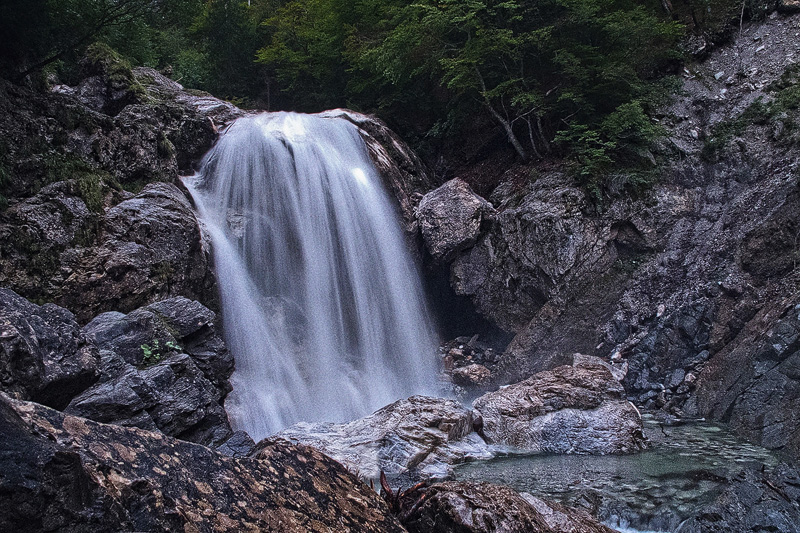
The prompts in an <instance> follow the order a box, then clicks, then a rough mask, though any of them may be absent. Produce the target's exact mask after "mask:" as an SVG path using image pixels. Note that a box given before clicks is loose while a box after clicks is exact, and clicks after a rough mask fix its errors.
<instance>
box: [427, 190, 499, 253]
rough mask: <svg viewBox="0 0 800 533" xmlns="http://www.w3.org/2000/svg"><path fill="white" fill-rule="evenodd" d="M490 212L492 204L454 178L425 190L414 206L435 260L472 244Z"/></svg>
mask: <svg viewBox="0 0 800 533" xmlns="http://www.w3.org/2000/svg"><path fill="white" fill-rule="evenodd" d="M493 215H494V208H493V207H492V205H491V204H490V203H489V202H487V201H486V200H484V199H483V198H481V197H480V196H478V195H477V194H475V193H474V192H472V189H470V187H469V185H467V183H466V182H465V181H463V180H461V179H458V178H456V179H452V180H450V181H448V182H447V183H445V184H444V185H442V186H441V187H439V188H438V189H436V190H434V191H431V192H429V193H428V194H426V195H425V196H424V197H423V198H422V201H421V202H420V203H419V207H418V208H417V218H418V220H419V225H420V230H421V231H422V237H423V239H424V240H425V245H426V247H427V249H428V252H429V253H430V254H431V256H432V257H433V258H434V260H436V261H449V260H450V259H452V258H453V257H455V256H456V254H458V253H459V252H461V251H463V250H466V249H467V248H469V247H471V246H472V245H474V244H475V242H476V241H477V240H478V235H479V234H480V231H481V226H482V225H484V224H485V222H487V221H489V220H491V219H492V216H493Z"/></svg>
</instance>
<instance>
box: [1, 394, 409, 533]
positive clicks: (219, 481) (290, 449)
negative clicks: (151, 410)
mask: <svg viewBox="0 0 800 533" xmlns="http://www.w3.org/2000/svg"><path fill="white" fill-rule="evenodd" d="M0 434H2V435H3V438H2V439H0V471H2V473H3V474H2V476H0V530H2V531H65V532H70V531H75V532H77V531H83V532H93V531H97V532H100V531H197V532H210V531H231V532H233V531H275V532H281V533H293V532H297V533H300V532H303V533H306V532H329V531H342V532H351V533H355V532H376V533H377V532H381V533H388V532H397V533H400V532H402V531H404V530H403V528H402V526H400V524H399V523H398V522H397V521H396V520H395V519H394V518H393V517H392V516H391V515H390V514H389V512H388V510H387V507H386V505H385V504H384V502H383V501H382V500H381V499H380V498H379V497H378V495H377V494H375V492H373V491H372V490H370V489H369V488H368V487H366V486H365V485H364V484H362V483H361V482H360V481H358V479H356V478H355V476H353V475H352V474H350V473H349V472H348V471H347V470H345V469H344V468H343V467H342V466H341V465H340V464H338V463H337V462H336V461H333V460H331V459H330V458H328V457H326V456H324V455H322V454H321V453H319V452H317V451H315V450H313V449H311V448H308V447H304V446H294V445H290V444H288V443H286V442H285V441H279V442H272V443H264V444H262V446H261V447H260V448H259V450H258V451H257V453H256V455H255V456H254V457H252V458H239V459H233V458H227V457H225V456H223V455H221V454H219V453H216V452H214V451H212V450H209V449H208V448H205V447H203V446H199V445H197V444H192V443H187V442H182V441H179V440H175V439H172V438H169V437H165V436H164V435H161V434H158V433H151V432H148V431H143V430H140V429H135V428H126V427H121V426H114V425H105V424H99V423H96V422H92V421H89V420H86V419H83V418H78V417H74V416H69V415H64V414H62V413H59V412H57V411H53V410H51V409H48V408H45V407H42V406H41V405H38V404H34V403H26V402H20V401H14V400H11V399H10V398H8V397H7V396H5V395H3V394H0Z"/></svg>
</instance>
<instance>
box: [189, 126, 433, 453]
mask: <svg viewBox="0 0 800 533" xmlns="http://www.w3.org/2000/svg"><path fill="white" fill-rule="evenodd" d="M185 181H186V185H187V187H188V188H189V190H190V192H191V194H192V196H193V197H194V200H195V203H196V205H197V209H198V212H199V215H200V219H201V221H202V223H203V224H204V226H205V230H206V232H207V234H208V235H209V236H210V238H211V242H212V246H213V250H214V262H215V268H216V273H217V282H218V285H219V288H220V296H221V300H222V316H223V323H224V330H225V338H226V341H227V343H228V346H229V348H230V350H231V351H232V353H233V355H234V358H235V360H236V370H235V372H234V374H233V376H232V377H231V383H232V385H233V391H232V392H231V393H230V394H229V396H228V398H227V400H226V403H225V407H226V410H227V411H228V415H229V417H230V419H231V422H232V424H233V426H234V428H235V429H243V430H245V431H247V432H248V433H249V434H250V436H251V437H253V438H254V439H256V440H258V439H260V438H262V437H265V436H267V435H270V434H272V433H274V432H275V431H278V430H280V429H283V428H285V427H287V426H289V425H291V424H293V423H295V422H298V421H331V422H342V421H346V420H350V419H353V418H356V417H360V416H364V415H366V414H369V413H370V412H372V411H374V410H375V409H377V408H380V407H382V406H384V405H386V404H388V403H390V402H392V401H394V400H397V399H399V398H401V397H406V396H409V395H412V394H430V393H433V392H434V390H435V373H436V368H435V363H434V361H435V353H436V344H437V343H436V338H435V334H434V328H433V324H432V320H431V317H430V316H429V313H428V310H427V308H426V304H425V298H424V294H423V291H422V287H421V283H420V278H419V273H418V272H417V268H416V266H415V264H414V262H413V260H412V258H411V257H410V254H409V252H408V250H407V249H406V246H405V241H404V239H403V234H402V231H401V229H400V224H399V218H398V215H397V213H396V210H395V208H394V204H393V203H392V201H391V200H390V198H389V196H388V194H387V193H386V191H385V190H384V188H383V184H382V181H381V178H380V176H379V175H378V174H377V171H376V170H375V168H374V166H373V164H372V161H371V159H370V157H369V154H368V153H367V148H366V145H365V144H364V141H363V140H362V138H361V136H360V134H359V131H358V129H357V128H356V127H355V126H354V125H353V124H351V123H350V122H348V121H347V120H345V119H341V118H323V117H320V116H313V115H300V114H295V113H264V114H260V115H255V116H249V117H245V118H241V119H239V120H237V121H236V122H235V123H234V124H233V125H232V126H231V127H230V128H229V129H228V131H227V132H226V133H225V134H224V135H223V136H222V137H221V139H220V140H219V142H218V143H217V144H216V146H215V147H214V148H213V149H212V150H211V152H209V154H208V155H207V156H206V158H205V159H204V161H203V164H202V167H201V170H200V171H199V172H198V174H196V175H195V176H192V177H189V178H187V179H186V180H185Z"/></svg>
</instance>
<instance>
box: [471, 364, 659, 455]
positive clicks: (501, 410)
mask: <svg viewBox="0 0 800 533" xmlns="http://www.w3.org/2000/svg"><path fill="white" fill-rule="evenodd" d="M593 359H595V358H589V357H585V356H584V357H581V358H579V359H577V360H576V363H575V364H574V365H573V366H567V365H564V366H560V367H557V368H555V369H553V370H551V371H543V372H540V373H538V374H534V375H533V376H531V377H530V378H528V379H526V380H525V381H522V382H519V383H516V384H514V385H509V386H507V387H504V388H501V389H500V390H498V391H495V392H489V393H487V394H485V395H483V396H481V397H480V398H478V399H476V400H475V401H474V402H473V404H472V405H473V408H474V409H475V411H476V412H478V413H480V415H481V418H482V419H483V431H482V435H483V436H484V437H485V438H486V439H487V441H488V442H490V443H493V444H505V445H509V446H514V447H515V448H518V449H520V450H525V451H529V452H536V453H538V452H545V453H587V454H599V455H605V454H611V453H631V452H636V451H640V450H642V449H643V448H644V445H645V441H644V433H643V427H642V419H641V416H640V415H639V412H638V410H637V409H636V408H635V407H634V406H633V405H632V404H631V403H630V402H628V401H627V400H625V395H624V393H625V391H624V389H623V388H622V384H620V382H619V381H617V380H616V379H614V376H613V375H612V373H611V371H610V370H609V369H608V368H607V366H606V365H604V364H601V363H600V362H595V361H593Z"/></svg>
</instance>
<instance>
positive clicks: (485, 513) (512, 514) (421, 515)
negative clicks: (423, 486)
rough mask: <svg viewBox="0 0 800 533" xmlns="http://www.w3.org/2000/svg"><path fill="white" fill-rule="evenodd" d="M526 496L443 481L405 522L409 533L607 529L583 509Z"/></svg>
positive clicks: (603, 532) (600, 532)
mask: <svg viewBox="0 0 800 533" xmlns="http://www.w3.org/2000/svg"><path fill="white" fill-rule="evenodd" d="M535 501H536V505H532V504H531V503H530V502H529V501H528V500H527V499H526V498H523V497H522V496H521V495H519V494H518V493H516V492H515V491H513V490H511V489H510V488H508V487H502V486H499V485H492V484H490V483H458V482H445V483H439V484H436V485H433V486H431V487H429V488H428V489H427V491H426V499H425V500H424V503H423V504H422V505H421V506H420V507H419V509H418V510H417V511H416V512H415V513H414V514H413V515H412V518H410V519H409V520H408V521H406V522H405V524H404V525H405V526H406V527H407V528H408V530H409V531H410V532H412V533H429V532H430V533H490V532H495V531H503V532H507V533H562V532H563V533H568V532H576V533H577V532H582V533H611V532H612V531H613V530H611V529H609V528H607V527H605V526H603V525H601V524H599V523H598V522H597V521H595V520H594V519H592V518H591V517H589V516H587V515H586V514H585V513H582V512H573V511H572V510H568V509H567V508H565V507H562V506H559V505H557V504H551V503H549V502H548V503H545V502H543V501H542V500H535Z"/></svg>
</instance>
